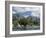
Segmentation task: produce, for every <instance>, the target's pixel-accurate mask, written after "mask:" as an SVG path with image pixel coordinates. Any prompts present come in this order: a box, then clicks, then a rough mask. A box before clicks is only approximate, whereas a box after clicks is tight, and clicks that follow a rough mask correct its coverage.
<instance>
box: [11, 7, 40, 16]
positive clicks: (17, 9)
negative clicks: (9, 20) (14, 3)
mask: <svg viewBox="0 0 46 38" xmlns="http://www.w3.org/2000/svg"><path fill="white" fill-rule="evenodd" d="M27 12H30V13H27ZM12 13H13V14H16V13H22V14H23V13H26V14H23V16H25V17H27V16H29V15H30V16H31V15H32V16H35V17H40V8H37V7H12Z"/></svg>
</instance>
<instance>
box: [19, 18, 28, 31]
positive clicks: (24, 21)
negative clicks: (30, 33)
mask: <svg viewBox="0 0 46 38" xmlns="http://www.w3.org/2000/svg"><path fill="white" fill-rule="evenodd" d="M19 24H20V25H24V30H26V25H27V24H28V22H27V19H25V18H23V19H20V20H19Z"/></svg>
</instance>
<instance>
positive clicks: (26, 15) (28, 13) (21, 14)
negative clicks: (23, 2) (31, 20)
mask: <svg viewBox="0 0 46 38" xmlns="http://www.w3.org/2000/svg"><path fill="white" fill-rule="evenodd" d="M31 13H32V12H31V11H26V12H24V13H16V14H14V16H17V17H20V16H24V17H28V16H31Z"/></svg>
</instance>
